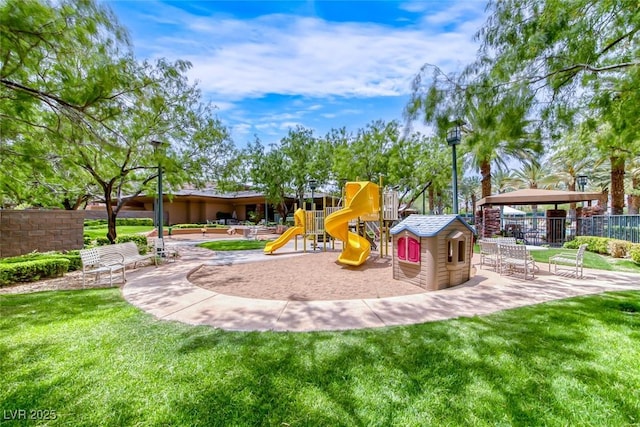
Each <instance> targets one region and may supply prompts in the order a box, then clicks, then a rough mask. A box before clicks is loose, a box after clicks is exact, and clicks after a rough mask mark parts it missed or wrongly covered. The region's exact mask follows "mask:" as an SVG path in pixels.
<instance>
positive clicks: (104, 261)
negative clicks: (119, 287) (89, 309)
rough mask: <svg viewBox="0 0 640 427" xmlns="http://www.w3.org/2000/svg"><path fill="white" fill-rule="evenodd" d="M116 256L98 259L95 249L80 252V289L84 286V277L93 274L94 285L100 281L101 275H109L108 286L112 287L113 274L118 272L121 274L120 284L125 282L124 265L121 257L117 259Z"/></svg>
mask: <svg viewBox="0 0 640 427" xmlns="http://www.w3.org/2000/svg"><path fill="white" fill-rule="evenodd" d="M116 255H117V254H109V255H107V256H106V257H100V253H99V252H98V250H97V249H96V248H92V249H82V250H80V260H81V261H82V287H83V288H84V287H85V285H86V275H87V274H95V275H96V280H95V281H96V283H97V282H98V281H99V280H100V274H101V273H109V285H110V286H113V272H114V271H118V270H120V271H121V272H122V282H126V281H127V279H126V277H125V265H124V263H123V262H122V259H123V258H122V255H120V257H119V258H118V257H117V256H116Z"/></svg>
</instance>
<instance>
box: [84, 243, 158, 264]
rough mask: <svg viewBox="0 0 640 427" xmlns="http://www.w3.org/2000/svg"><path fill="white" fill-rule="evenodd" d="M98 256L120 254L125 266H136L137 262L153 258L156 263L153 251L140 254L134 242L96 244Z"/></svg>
mask: <svg viewBox="0 0 640 427" xmlns="http://www.w3.org/2000/svg"><path fill="white" fill-rule="evenodd" d="M96 249H97V250H98V254H99V255H100V258H106V257H109V256H111V255H113V254H115V255H116V256H117V255H121V256H122V264H124V265H125V266H130V265H131V266H133V267H134V268H135V267H136V266H137V264H138V263H139V262H142V261H147V260H153V262H154V264H155V265H158V261H157V259H156V255H155V254H154V253H148V254H144V255H140V253H139V252H138V245H136V244H135V242H125V243H116V244H114V245H104V246H98V247H97V248H96Z"/></svg>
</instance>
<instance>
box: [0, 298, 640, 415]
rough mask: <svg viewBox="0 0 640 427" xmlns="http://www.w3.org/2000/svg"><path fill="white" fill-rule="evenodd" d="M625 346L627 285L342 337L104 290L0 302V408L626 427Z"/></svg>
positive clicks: (633, 384)
mask: <svg viewBox="0 0 640 427" xmlns="http://www.w3.org/2000/svg"><path fill="white" fill-rule="evenodd" d="M638 349H640V293H639V292H620V293H608V294H604V295H600V296H589V297H580V298H574V299H570V300H564V301H556V302H552V303H547V304H542V305H538V306H531V307H523V308H519V309H515V310H510V311H505V312H501V313H496V314H493V315H490V316H485V317H476V318H461V319H455V320H450V321H446V322H434V323H427V324H422V325H416V326H405V327H393V328H385V329H378V330H362V331H352V332H341V333H328V332H322V333H273V332H263V333H257V332H252V333H238V332H224V331H220V330H216V329H213V328H209V327H192V326H188V325H183V324H178V323H171V322H164V321H159V320H155V319H154V318H153V317H152V316H150V315H148V314H145V313H143V312H141V311H140V310H138V309H137V308H135V307H133V306H131V305H129V304H128V303H126V302H125V301H124V300H123V299H122V297H121V294H120V291H119V290H118V289H102V290H88V291H67V292H62V291H59V292H45V293H34V294H24V295H3V296H0V372H1V373H2V387H0V407H2V409H3V410H4V413H5V414H9V413H10V411H14V410H17V409H25V410H38V409H40V410H53V411H55V413H56V416H57V420H56V421H55V422H51V423H49V425H65V426H66V425H72V426H73V425H87V426H93V425H101V426H122V425H140V426H147V425H189V426H229V425H236V426H245V425H272V426H289V425H290V426H307V425H312V426H316V425H323V426H324V425H326V426H339V425H346V426H362V425H367V426H370V425H371V426H389V425H398V426H407V425H416V426H417V425H433V426H461V425H477V426H495V425H527V426H531V425H548V426H565V425H580V426H587V425H594V426H595V425H597V426H604V425H606V426H629V425H638V423H640V369H638ZM5 417H6V415H5ZM4 422H6V425H25V423H24V421H18V422H15V423H11V422H8V421H6V420H5V421H4ZM4 422H3V425H4ZM42 424H45V423H44V422H43V423H42Z"/></svg>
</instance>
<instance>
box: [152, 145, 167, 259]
mask: <svg viewBox="0 0 640 427" xmlns="http://www.w3.org/2000/svg"><path fill="white" fill-rule="evenodd" d="M151 144H152V145H153V152H154V153H157V151H158V148H160V147H161V146H162V142H160V141H155V140H154V141H151ZM162 193H163V191H162V165H161V162H160V160H158V202H157V203H156V208H157V209H158V212H157V215H156V221H157V222H158V238H159V239H164V235H163V234H164V232H163V230H162V225H163V224H162V223H163V222H164V221H163V218H162V210H163V207H162V195H163V194H162ZM163 242H164V241H163ZM163 247H164V243H163V244H162V245H158V248H157V251H158V252H159V253H162V248H163Z"/></svg>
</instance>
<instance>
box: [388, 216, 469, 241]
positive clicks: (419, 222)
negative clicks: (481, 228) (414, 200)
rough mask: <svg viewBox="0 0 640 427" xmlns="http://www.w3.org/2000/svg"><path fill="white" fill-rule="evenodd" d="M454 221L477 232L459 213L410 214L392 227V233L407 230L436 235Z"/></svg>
mask: <svg viewBox="0 0 640 427" xmlns="http://www.w3.org/2000/svg"><path fill="white" fill-rule="evenodd" d="M454 221H460V222H461V223H462V224H464V225H465V226H466V227H467V228H468V229H469V230H470V231H471V232H472V233H474V234H475V230H474V229H473V228H472V227H471V226H470V225H469V224H467V222H466V221H465V220H463V219H462V218H461V217H460V216H458V215H409V216H408V217H407V218H405V219H404V220H403V221H402V222H401V223H400V224H398V225H396V226H394V227H392V228H391V234H393V235H396V234H398V233H401V232H402V231H405V230H407V231H410V232H412V233H413V234H415V235H416V236H418V237H434V236H436V235H437V234H438V233H439V232H440V231H442V230H443V229H444V228H446V227H447V226H448V225H449V224H451V223H452V222H454Z"/></svg>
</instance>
